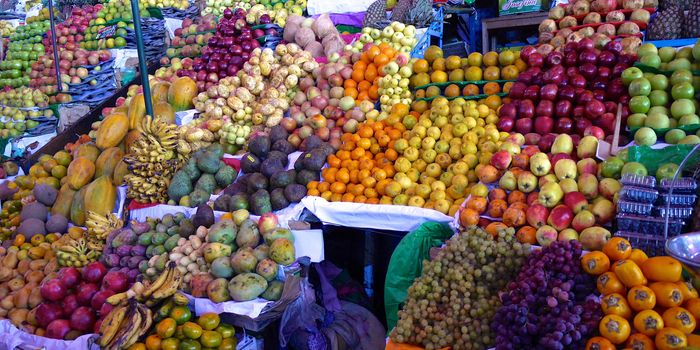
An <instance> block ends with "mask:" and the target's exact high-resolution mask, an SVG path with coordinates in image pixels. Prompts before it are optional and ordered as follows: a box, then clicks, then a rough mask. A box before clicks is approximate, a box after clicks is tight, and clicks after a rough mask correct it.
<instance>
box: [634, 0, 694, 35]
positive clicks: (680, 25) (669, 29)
mask: <svg viewBox="0 0 700 350" xmlns="http://www.w3.org/2000/svg"><path fill="white" fill-rule="evenodd" d="M686 10H687V12H686ZM698 16H700V3H698V2H697V1H672V0H660V1H659V13H658V15H657V16H656V17H655V18H654V20H653V21H652V22H651V23H650V24H649V28H648V30H647V40H672V39H680V38H697V37H698V36H700V25H699V24H698Z"/></svg>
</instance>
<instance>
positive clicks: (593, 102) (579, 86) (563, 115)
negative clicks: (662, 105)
mask: <svg viewBox="0 0 700 350" xmlns="http://www.w3.org/2000/svg"><path fill="white" fill-rule="evenodd" d="M541 49H542V47H540V48H539V49H537V50H535V48H533V47H526V48H524V49H523V50H522V51H521V52H520V57H521V58H522V59H523V60H525V61H527V62H528V65H529V68H528V69H527V70H526V71H525V72H523V73H521V74H520V75H519V76H518V81H517V82H516V83H514V84H513V86H512V87H511V88H510V91H509V93H508V96H509V97H511V99H512V102H510V103H506V104H504V105H503V107H502V108H501V109H500V110H499V116H500V117H501V120H500V121H499V125H498V126H499V129H500V130H501V131H507V132H510V131H517V132H519V133H521V134H523V135H526V134H528V133H532V132H534V133H536V134H539V135H541V136H542V138H541V139H549V140H550V141H551V140H552V139H553V136H548V134H550V133H552V132H554V133H557V134H570V135H574V134H578V135H583V134H584V133H585V132H586V129H589V128H590V127H591V126H592V125H595V126H596V127H598V128H600V129H602V131H603V132H604V135H607V136H609V137H612V135H613V133H614V131H615V130H614V128H615V115H616V112H617V110H618V103H622V120H623V122H622V124H624V121H625V120H626V118H627V115H628V114H629V109H628V108H627V106H626V105H627V102H628V101H629V97H628V95H627V91H626V89H625V85H624V83H623V82H624V80H623V78H621V75H622V72H623V71H624V70H625V69H627V68H628V67H629V66H630V65H631V64H632V63H633V62H634V61H635V60H636V56H632V55H627V54H623V53H622V45H621V44H620V42H617V41H611V42H609V43H608V44H606V45H605V47H604V49H603V50H602V51H598V50H596V49H594V47H593V41H592V40H590V39H583V40H581V41H579V42H578V43H573V42H572V43H568V44H566V46H565V47H564V49H563V50H562V52H559V51H551V52H544V51H543V50H541ZM527 141H529V140H527ZM528 143H530V142H528ZM535 143H536V142H535ZM625 143H626V142H624V140H621V141H620V144H625ZM540 149H541V150H542V151H543V152H546V151H547V149H545V148H543V147H541V146H540Z"/></svg>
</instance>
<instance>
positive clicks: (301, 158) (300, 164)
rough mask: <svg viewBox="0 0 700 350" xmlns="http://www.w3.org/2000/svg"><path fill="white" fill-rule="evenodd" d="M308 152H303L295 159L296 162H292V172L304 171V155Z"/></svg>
mask: <svg viewBox="0 0 700 350" xmlns="http://www.w3.org/2000/svg"><path fill="white" fill-rule="evenodd" d="M307 154H308V152H304V153H302V154H300V155H299V158H297V160H296V161H294V170H296V171H301V170H303V169H304V158H306V155H307Z"/></svg>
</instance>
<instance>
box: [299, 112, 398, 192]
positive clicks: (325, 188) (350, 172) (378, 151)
mask: <svg viewBox="0 0 700 350" xmlns="http://www.w3.org/2000/svg"><path fill="white" fill-rule="evenodd" d="M406 114H408V106H406V105H404V104H396V105H394V106H393V107H392V110H391V114H390V115H389V117H388V118H387V119H386V120H384V121H374V120H371V119H368V120H367V121H366V122H365V123H363V124H362V125H360V126H359V128H358V130H357V132H356V133H354V134H353V133H345V134H343V136H342V137H341V141H342V145H341V146H340V149H339V150H338V151H337V152H336V153H335V154H332V155H330V156H329V157H328V167H327V168H325V169H323V171H322V172H321V177H322V179H323V181H322V182H318V181H312V182H310V183H308V185H307V188H308V194H309V195H311V196H321V197H322V198H324V199H326V200H328V201H331V202H355V203H369V204H380V203H381V204H393V197H394V196H396V195H397V194H398V193H400V191H401V187H400V185H399V184H398V183H397V182H395V181H393V177H394V175H395V173H396V171H395V170H394V161H395V160H396V159H397V158H398V153H397V152H396V151H395V150H394V149H393V144H394V142H395V141H396V140H398V139H400V138H401V137H402V135H403V132H404V131H405V130H406V128H405V127H404V125H403V124H401V123H400V122H399V121H400V120H401V118H403V117H404V116H405V115H406ZM397 186H398V188H397Z"/></svg>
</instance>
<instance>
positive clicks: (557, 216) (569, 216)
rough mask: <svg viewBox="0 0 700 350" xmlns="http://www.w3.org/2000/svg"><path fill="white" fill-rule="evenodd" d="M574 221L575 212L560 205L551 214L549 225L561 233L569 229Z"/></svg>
mask: <svg viewBox="0 0 700 350" xmlns="http://www.w3.org/2000/svg"><path fill="white" fill-rule="evenodd" d="M573 219H574V212H573V211H572V210H571V209H570V208H569V207H568V206H566V205H563V204H560V205H557V206H556V207H554V209H552V211H551V212H550V213H549V217H547V223H548V224H549V225H550V226H552V227H554V228H555V229H556V230H557V231H561V230H564V229H566V228H568V227H569V225H571V221H572V220H573Z"/></svg>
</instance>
